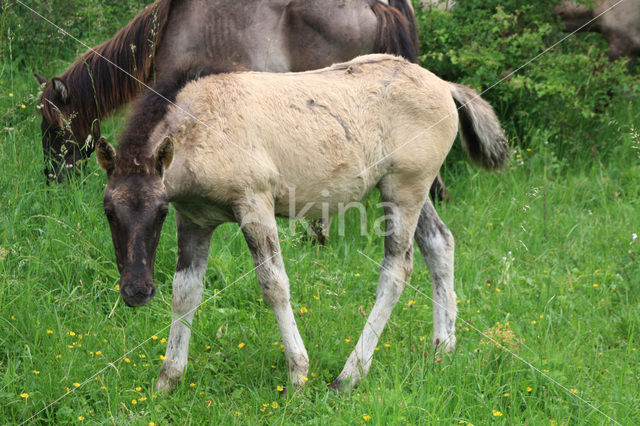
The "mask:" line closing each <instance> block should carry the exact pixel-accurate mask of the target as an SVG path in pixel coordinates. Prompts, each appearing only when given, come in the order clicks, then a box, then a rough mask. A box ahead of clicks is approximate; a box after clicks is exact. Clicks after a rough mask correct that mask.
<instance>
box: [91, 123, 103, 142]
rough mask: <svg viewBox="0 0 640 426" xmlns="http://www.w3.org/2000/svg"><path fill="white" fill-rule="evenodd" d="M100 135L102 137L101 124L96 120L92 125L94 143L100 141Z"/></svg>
mask: <svg viewBox="0 0 640 426" xmlns="http://www.w3.org/2000/svg"><path fill="white" fill-rule="evenodd" d="M100 135H101V133H100V122H99V121H98V119H97V118H96V119H95V120H93V122H92V123H91V137H93V140H94V141H97V140H99V139H100Z"/></svg>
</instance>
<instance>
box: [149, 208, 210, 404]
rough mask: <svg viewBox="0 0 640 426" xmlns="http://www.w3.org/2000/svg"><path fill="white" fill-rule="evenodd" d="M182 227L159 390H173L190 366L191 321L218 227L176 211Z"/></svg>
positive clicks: (200, 293)
mask: <svg viewBox="0 0 640 426" xmlns="http://www.w3.org/2000/svg"><path fill="white" fill-rule="evenodd" d="M176 224H177V227H178V267H177V268H176V273H175V275H174V277H173V304H172V306H171V310H172V311H173V320H172V323H171V331H170V332H169V341H168V342H167V352H166V358H165V360H164V362H163V363H162V369H161V370H160V376H159V377H158V382H157V383H156V390H158V391H171V390H172V389H173V388H174V387H175V385H176V384H177V383H178V382H179V381H180V379H181V378H182V373H183V371H184V369H185V367H186V366H187V356H188V354H189V338H190V337H191V322H192V321H193V315H194V313H195V311H196V308H197V307H198V306H199V305H200V301H201V300H202V279H203V278H204V273H205V270H206V269H207V259H208V257H209V245H210V243H211V234H212V233H213V230H214V229H215V227H212V228H206V229H203V228H201V227H199V226H197V225H195V224H194V223H193V222H191V221H189V220H188V219H186V218H185V217H184V216H182V215H181V214H180V213H178V212H176Z"/></svg>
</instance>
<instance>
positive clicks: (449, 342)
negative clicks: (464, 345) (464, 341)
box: [433, 335, 456, 353]
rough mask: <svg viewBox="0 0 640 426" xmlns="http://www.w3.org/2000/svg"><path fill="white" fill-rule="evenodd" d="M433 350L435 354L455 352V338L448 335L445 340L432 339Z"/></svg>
mask: <svg viewBox="0 0 640 426" xmlns="http://www.w3.org/2000/svg"><path fill="white" fill-rule="evenodd" d="M433 348H434V350H435V351H436V352H445V353H451V352H454V351H455V350H456V336H454V335H449V337H448V338H447V339H446V340H441V339H438V338H435V339H433Z"/></svg>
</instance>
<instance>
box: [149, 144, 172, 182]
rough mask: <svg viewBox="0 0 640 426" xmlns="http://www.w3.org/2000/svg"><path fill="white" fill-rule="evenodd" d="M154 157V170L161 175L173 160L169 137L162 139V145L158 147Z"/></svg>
mask: <svg viewBox="0 0 640 426" xmlns="http://www.w3.org/2000/svg"><path fill="white" fill-rule="evenodd" d="M154 157H155V159H156V168H157V169H158V172H159V173H160V175H162V172H163V171H164V170H166V169H167V168H168V167H169V166H170V165H171V161H172V160H173V141H172V140H171V138H170V137H169V136H167V137H166V138H164V140H163V141H162V143H161V144H160V145H158V147H157V148H156V152H155V154H154Z"/></svg>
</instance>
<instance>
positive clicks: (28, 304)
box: [0, 0, 640, 424]
mask: <svg viewBox="0 0 640 426" xmlns="http://www.w3.org/2000/svg"><path fill="white" fill-rule="evenodd" d="M143 3H144V2H143V1H132V0H128V1H118V2H115V1H109V2H100V3H96V2H89V1H86V0H81V1H75V2H67V1H61V0H36V1H31V2H29V3H28V4H29V5H30V6H31V7H33V8H35V9H36V10H38V11H39V12H42V13H44V14H45V15H46V16H47V17H48V18H49V19H50V20H51V21H53V22H55V23H57V24H59V25H61V26H62V27H63V28H65V29H67V30H68V31H69V32H70V33H71V34H73V35H74V36H77V37H78V38H80V39H81V40H82V41H84V42H86V43H87V44H89V45H95V44H97V43H99V42H101V41H103V40H105V39H106V38H108V37H110V36H111V35H112V34H113V33H114V32H115V30H116V29H117V28H119V27H121V26H123V25H124V24H125V23H126V22H128V21H129V20H130V19H131V18H132V17H133V16H134V15H135V14H136V13H137V11H139V10H140V9H141V7H142V5H143ZM458 3H459V8H458V9H457V10H455V11H453V12H442V11H431V12H420V13H419V24H420V32H421V40H422V55H421V61H422V63H423V64H424V65H426V66H427V67H429V68H430V69H431V70H433V71H434V72H436V73H438V74H440V75H442V76H444V77H446V78H448V79H450V80H455V81H459V82H462V83H465V84H468V85H471V86H473V87H475V88H476V89H478V90H485V89H488V91H487V92H486V93H485V94H484V95H483V96H484V97H485V98H487V99H488V100H490V102H491V103H492V104H493V105H494V106H495V107H496V109H497V111H498V112H499V115H500V117H501V120H502V122H503V123H504V125H505V128H506V129H507V132H508V134H509V137H510V139H511V141H512V144H513V159H512V165H511V168H510V169H509V170H507V171H506V172H504V173H502V174H499V175H487V174H486V173H483V172H480V171H478V170H477V169H475V168H473V167H472V166H470V165H469V164H468V162H467V160H466V159H465V158H464V155H463V154H461V152H460V151H461V150H460V149H459V148H457V147H456V148H455V149H454V151H453V152H452V154H451V156H450V158H449V159H448V161H447V164H446V166H445V168H444V171H443V172H444V177H445V181H446V182H447V183H448V185H449V189H450V191H451V196H452V201H451V203H450V204H448V205H441V206H439V211H440V214H441V217H442V218H443V220H444V221H445V222H446V223H447V224H448V225H449V226H450V228H451V230H452V232H453V234H454V235H455V237H456V241H457V251H456V291H457V293H458V299H459V304H458V307H459V312H460V313H459V321H458V327H459V332H458V333H459V334H458V348H457V351H456V352H455V353H454V354H451V355H446V356H445V355H440V354H434V353H433V352H432V350H431V348H430V343H429V342H430V334H431V329H432V327H431V306H430V305H431V301H430V299H429V295H430V290H429V281H430V279H429V276H428V271H427V270H426V268H425V266H424V264H423V262H422V260H421V259H420V258H419V257H417V258H416V262H415V272H414V275H413V278H412V279H411V286H412V287H415V288H410V287H407V289H406V291H405V294H404V296H403V298H402V299H401V301H400V303H399V305H398V306H397V307H396V310H395V311H394V313H393V315H392V318H391V320H390V323H389V325H388V328H387V329H386V330H385V333H384V335H383V336H382V339H381V342H380V350H379V351H377V353H376V358H375V359H374V364H373V367H372V369H371V372H370V375H369V378H368V379H367V380H366V381H365V382H364V383H362V385H361V386H359V387H358V388H357V389H356V391H354V392H353V393H350V394H346V395H338V394H334V393H332V392H330V391H328V390H327V388H326V384H327V383H328V382H330V381H331V380H332V379H333V378H334V377H335V376H336V375H337V373H338V372H339V371H340V369H341V368H342V365H343V363H344V361H345V360H346V357H347V356H348V354H349V352H350V351H351V350H352V347H353V345H354V344H355V341H356V340H357V337H358V335H359V333H360V331H361V328H362V326H363V324H364V319H363V318H362V316H361V314H360V309H361V308H362V309H363V310H364V311H366V312H368V311H369V310H370V309H371V307H372V305H373V302H374V295H375V283H376V280H377V271H378V267H377V265H376V264H375V263H373V262H371V261H370V260H368V259H367V258H366V257H365V256H363V255H362V254H361V253H360V251H362V253H364V254H366V255H367V256H370V257H371V258H373V259H376V260H379V259H381V258H382V254H383V249H382V241H381V240H379V239H378V238H375V237H361V236H359V235H358V233H357V230H358V228H359V226H357V225H358V224H357V223H356V218H355V217H351V218H350V220H351V222H352V224H353V226H352V227H348V228H347V229H348V233H347V235H346V236H345V237H343V238H339V237H338V236H337V235H336V234H335V232H334V233H333V235H332V241H331V242H330V244H329V245H328V246H327V247H324V248H318V247H316V246H313V245H312V244H310V243H309V242H307V241H304V240H303V238H302V234H301V232H295V233H291V232H289V231H288V227H287V226H284V225H286V223H285V222H282V224H283V227H282V232H281V239H282V241H283V243H282V247H283V250H284V258H285V262H286V264H287V268H288V273H289V275H290V277H291V282H292V303H293V306H294V309H295V310H296V311H297V312H298V321H299V326H300V329H301V333H302V335H303V337H304V339H305V343H306V345H307V348H308V351H309V355H310V358H311V374H310V377H309V382H308V389H307V390H306V391H305V392H304V393H302V394H299V395H289V396H283V395H282V394H281V393H280V392H279V391H278V386H285V385H286V382H287V377H286V370H285V366H284V357H283V354H282V352H281V347H280V340H279V335H278V331H277V327H276V325H275V321H274V319H273V315H272V313H271V312H270V310H269V309H268V308H267V307H266V305H265V304H264V303H263V302H262V300H261V296H260V292H259V290H258V286H257V283H256V281H255V277H254V275H253V274H249V275H247V276H246V277H244V278H241V277H242V276H243V275H244V274H245V273H246V272H248V271H251V269H252V267H253V265H252V261H251V258H250V255H249V253H248V250H247V249H246V244H245V243H244V241H242V236H241V234H240V233H239V231H238V228H237V226H235V225H226V226H224V227H223V228H222V229H219V230H218V231H217V232H216V235H215V237H214V241H213V246H212V251H211V257H210V261H209V267H208V270H207V275H206V279H205V287H206V289H205V297H204V300H205V301H206V302H205V303H204V304H203V306H202V307H201V308H200V310H199V311H198V314H197V315H196V319H195V323H194V330H193V337H192V342H191V351H190V354H191V361H190V366H189V369H188V371H187V372H186V374H185V378H184V381H183V383H182V384H181V385H180V387H179V388H178V389H177V390H176V392H175V393H174V394H172V395H171V396H157V395H154V394H153V392H152V386H151V384H152V382H153V381H154V380H155V377H156V375H157V373H158V370H159V367H160V364H161V362H162V361H161V359H160V357H161V355H163V354H164V351H165V345H166V342H165V340H164V339H165V338H166V337H167V334H168V329H167V325H168V324H169V321H170V301H171V291H170V283H171V277H172V274H173V271H174V266H175V258H176V244H175V226H174V224H173V221H172V219H171V218H169V219H168V220H167V223H166V224H165V227H164V233H163V236H162V239H161V242H160V247H159V250H158V259H157V264H156V282H157V284H158V289H159V294H158V296H157V297H156V299H155V300H154V301H153V302H152V303H151V305H150V306H148V307H146V308H143V309H138V310H132V309H128V308H126V307H124V306H123V304H122V302H121V301H120V297H119V295H118V293H117V291H116V290H115V286H116V284H117V279H118V274H117V269H116V266H115V263H114V256H113V248H112V244H111V241H110V235H109V231H108V227H107V224H106V221H105V219H104V218H103V213H102V206H101V204H102V189H103V187H104V184H105V181H106V179H105V177H104V176H103V174H102V173H101V172H99V171H98V168H97V166H96V165H95V164H94V162H91V164H90V166H89V168H88V170H87V171H86V173H85V174H83V175H81V176H78V177H77V178H76V179H74V180H72V181H71V182H69V183H68V184H65V185H60V186H52V187H46V186H45V185H44V178H43V174H42V153H41V147H40V131H39V121H40V119H39V116H38V115H37V113H36V108H35V107H36V105H35V104H36V100H37V96H38V93H37V91H38V87H37V85H36V83H35V82H34V81H33V79H32V77H31V72H32V71H39V72H40V73H42V74H44V75H46V76H47V77H50V76H53V75H56V74H57V73H60V72H61V71H62V70H64V69H65V68H66V66H68V64H69V63H70V62H71V61H72V60H73V58H74V57H75V56H76V55H78V54H79V53H81V52H82V51H83V50H84V49H83V48H82V46H80V45H78V44H77V43H76V42H74V41H72V40H70V39H68V38H67V37H65V36H63V35H62V34H60V33H58V32H56V31H55V29H53V28H52V27H51V26H50V25H49V24H47V23H45V22H43V21H42V20H40V19H39V18H36V17H35V16H33V15H32V14H30V13H29V12H28V11H27V10H26V9H25V8H24V7H23V6H21V5H20V4H19V3H17V2H15V1H3V2H2V5H1V8H2V15H1V18H0V27H1V29H2V31H1V33H0V40H1V41H2V44H1V45H0V49H1V51H0V52H1V53H0V55H1V63H0V159H1V160H2V168H1V169H0V170H1V171H0V274H1V275H0V280H1V282H0V422H1V423H3V424H19V423H21V422H23V421H26V420H37V421H39V422H43V423H62V424H64V423H81V422H92V423H100V424H102V423H105V424H109V423H113V424H122V423H133V424H150V423H151V422H153V423H155V424H169V423H194V424H199V423H203V422H209V421H212V419H219V421H220V422H221V423H225V424H226V423H232V422H236V423H317V424H325V423H329V422H337V423H377V424H387V423H394V424H395V423H410V424H413V423H438V424H439V423H449V424H450V423H465V424H468V423H471V424H486V423H490V422H496V423H504V424H513V423H523V422H527V423H529V424H544V423H550V424H592V423H607V422H610V421H611V419H615V420H616V421H618V422H620V423H622V424H637V423H638V422H640V409H639V408H638V407H640V353H639V352H640V351H638V348H639V347H640V345H639V343H638V339H639V337H640V335H639V332H638V327H639V325H640V305H639V301H640V300H639V299H640V294H639V293H640V290H639V284H640V266H639V263H638V259H639V257H640V240H639V239H638V238H637V234H639V233H640V214H638V212H639V211H640V189H639V188H640V185H639V183H640V134H639V131H638V124H639V122H640V120H639V118H640V100H639V99H638V93H639V90H640V89H639V84H640V77H639V75H640V73H639V72H638V66H637V64H635V65H634V64H629V63H626V62H624V61H619V62H615V63H610V62H609V61H608V60H607V58H606V56H607V54H606V50H607V46H606V43H605V41H604V39H603V37H602V36H601V35H600V34H597V33H583V34H578V35H576V36H575V37H571V38H569V39H567V40H566V41H565V42H563V43H561V44H560V45H559V46H558V47H557V48H555V49H553V50H552V51H550V52H548V53H546V54H545V55H543V56H541V57H540V58H539V59H537V60H536V61H534V62H533V63H531V64H529V65H527V66H526V67H524V68H523V69H521V70H519V71H518V72H516V73H515V74H513V75H510V74H509V73H510V72H511V71H516V70H518V67H520V66H521V65H523V64H525V63H526V62H527V61H528V60H530V59H531V58H533V57H535V56H536V55H537V54H539V53H540V52H542V51H544V49H546V48H547V47H549V46H551V45H553V44H554V43H555V42H556V41H558V40H560V39H562V38H563V37H564V36H565V34H563V33H562V32H561V26H560V25H559V24H558V23H557V22H556V20H555V18H554V17H553V16H552V13H551V5H552V3H553V2H552V1H540V2H535V3H534V2H523V1H517V0H511V1H494V0H489V1H479V0H469V1H459V2H458ZM503 78H504V81H501V80H502V79H503ZM498 81H501V82H500V83H499V84H497V85H495V86H493V85H494V83H496V82H498ZM123 117H124V113H122V114H120V115H118V116H116V118H115V119H112V120H110V121H109V122H108V123H106V124H105V125H103V133H104V134H105V135H106V136H107V137H108V138H109V139H110V140H111V141H115V140H117V138H118V137H117V136H118V132H119V129H120V126H121V123H122V120H123ZM376 197H377V196H376V195H373V196H372V197H370V198H369V199H368V202H369V203H370V204H371V208H370V209H369V212H370V215H369V225H371V224H372V223H373V221H374V219H375V217H376V214H379V213H380V212H377V211H376V210H375V209H374V208H373V205H375V203H376V200H377V198H376ZM334 231H335V230H334ZM416 289H417V290H416ZM218 292H219V293H218ZM480 332H482V333H484V334H486V335H491V336H494V337H495V338H497V339H498V340H499V341H501V342H503V344H505V345H506V346H508V347H509V348H510V349H511V350H513V352H514V353H515V354H516V355H517V357H519V358H520V359H519V358H517V357H515V356H514V355H511V354H510V353H508V352H507V351H505V350H503V349H501V348H498V347H496V346H495V345H493V344H491V343H490V342H489V341H488V340H487V338H486V337H483V334H482V333H480ZM521 359H524V360H526V361H527V362H528V363H530V365H528V364H527V363H524V362H522V361H521ZM532 366H534V367H535V368H533V367H532ZM70 391H72V392H70ZM67 392H70V393H69V394H67ZM32 416H35V417H33V418H32Z"/></svg>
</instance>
